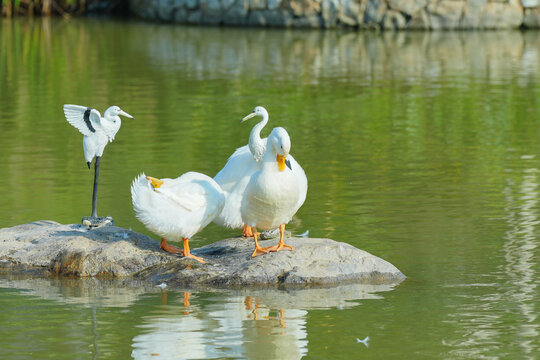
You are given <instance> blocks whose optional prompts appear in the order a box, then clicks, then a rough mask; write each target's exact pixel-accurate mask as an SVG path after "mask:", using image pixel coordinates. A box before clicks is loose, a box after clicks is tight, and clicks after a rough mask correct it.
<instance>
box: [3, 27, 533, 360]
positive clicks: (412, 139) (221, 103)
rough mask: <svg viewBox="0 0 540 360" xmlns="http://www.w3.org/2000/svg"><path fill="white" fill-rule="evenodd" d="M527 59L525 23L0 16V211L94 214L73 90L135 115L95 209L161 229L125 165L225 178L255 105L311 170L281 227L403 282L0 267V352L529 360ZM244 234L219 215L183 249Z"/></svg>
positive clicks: (16, 355) (155, 172) (34, 215)
mask: <svg viewBox="0 0 540 360" xmlns="http://www.w3.org/2000/svg"><path fill="white" fill-rule="evenodd" d="M539 73H540V36H539V34H538V33H537V32H525V33H521V32H486V33H478V32H459V33H452V32H445V33H397V34H395V33H383V34H381V33H371V32H367V33H357V32H345V31H328V32H319V31H282V30H259V29H219V28H194V27H180V26H169V25H159V24H147V23H141V22H126V21H112V20H97V19H94V20H81V19H76V20H70V21H64V20H57V19H53V20H51V21H38V20H35V21H29V20H2V21H0V144H1V149H2V155H1V156H0V174H1V177H2V186H0V214H1V216H0V227H10V226H14V225H17V224H21V223H28V222H32V221H35V220H45V219H49V220H55V221H58V222H61V223H78V222H80V219H81V218H82V217H83V216H86V215H89V214H90V210H91V196H92V181H93V172H92V171H91V170H88V169H87V167H86V164H85V161H84V157H83V153H82V135H80V134H79V133H78V131H77V130H76V129H74V128H73V127H71V126H70V125H69V124H68V123H67V122H66V120H65V119H64V116H63V112H62V105H63V104H64V103H73V104H80V105H88V106H92V107H95V108H97V109H99V110H100V111H101V112H103V111H104V110H105V109H106V108H107V107H108V106H110V105H112V104H116V105H119V106H121V107H122V108H123V109H124V110H125V111H127V112H128V113H130V114H132V115H134V116H135V118H136V119H135V120H129V119H125V120H124V121H123V123H122V128H121V130H120V131H119V133H118V134H117V136H116V139H115V141H114V142H113V143H112V144H110V145H109V146H108V147H107V148H106V150H105V154H104V156H103V159H102V163H101V174H100V189H99V191H100V192H99V199H98V214H99V215H110V216H113V217H114V219H115V223H116V224H117V225H119V226H122V227H125V228H132V229H133V230H136V231H140V232H143V233H145V234H148V235H150V236H153V237H154V238H156V239H157V237H156V236H154V235H153V234H151V233H149V232H148V231H147V230H146V229H145V228H144V227H143V226H142V224H140V223H139V222H138V221H137V220H136V219H135V217H134V213H133V209H132V205H131V198H130V191H129V187H130V183H131V181H132V180H133V178H134V177H135V176H136V175H137V174H139V173H140V172H142V171H144V172H145V173H146V174H150V175H152V176H156V177H176V176H179V175H180V174H182V173H184V172H186V171H190V170H192V171H199V172H203V173H206V174H208V175H211V176H213V175H215V174H216V173H217V172H218V171H219V170H220V169H221V167H222V166H223V165H224V164H225V162H226V160H227V158H228V156H229V155H230V154H232V152H233V151H234V150H235V149H236V148H237V147H239V146H242V145H245V144H246V143H247V140H248V136H249V131H250V130H251V127H252V126H253V125H254V124H255V120H250V121H249V122H246V123H242V124H240V122H239V120H240V119H241V118H242V117H244V116H245V115H247V114H248V113H249V112H251V111H252V109H253V108H254V107H255V106H256V105H264V106H265V107H266V108H267V109H268V111H269V113H270V122H269V125H268V126H267V129H265V131H264V132H263V135H265V136H266V135H267V134H268V133H269V131H270V129H271V128H272V127H274V126H283V127H285V128H286V129H287V131H288V132H289V134H290V136H291V140H292V151H291V153H292V154H293V155H294V157H295V158H296V159H297V161H298V162H299V163H300V164H301V165H302V166H303V168H304V170H305V171H306V174H307V176H308V180H309V191H308V196H307V200H306V202H305V204H304V206H303V207H302V208H301V209H300V211H299V212H298V214H297V216H296V217H295V219H294V220H293V221H292V222H291V223H290V224H289V226H288V229H290V230H291V231H292V232H293V234H300V233H303V232H305V231H308V230H309V235H310V236H312V237H329V238H332V239H335V240H337V241H344V242H347V243H350V244H352V245H354V246H357V247H359V248H362V249H364V250H366V251H369V252H371V253H373V254H375V255H377V256H380V257H382V258H384V259H386V260H388V261H390V262H391V263H393V264H394V265H396V266H397V267H398V268H399V269H400V270H401V271H402V272H403V273H404V274H405V275H407V277H408V278H407V279H406V280H405V281H404V282H402V283H401V284H399V285H397V286H393V287H390V286H360V285H343V286H340V287H338V288H335V289H310V290H304V291H285V290H266V291H263V290H257V289H243V290H242V291H232V290H231V291H228V290H221V291H211V290H209V289H204V290H203V289H201V290H200V291H197V290H190V291H189V292H188V291H176V290H175V291H172V290H171V291H161V289H159V288H157V287H155V286H153V285H148V284H137V283H129V282H124V283H118V282H114V281H96V280H93V279H86V280H77V279H64V280H61V279H33V278H28V277H20V276H11V275H3V276H1V277H0V309H1V311H0V358H6V359H29V358H39V359H46V358H51V359H87V358H98V359H126V358H131V357H133V358H137V359H146V358H151V359H159V358H165V359H176V358H178V359H182V358H189V359H198V358H231V359H233V358H250V359H296V358H300V357H303V356H305V357H307V358H312V359H357V358H369V359H400V358H414V359H434V358H445V359H462V358H472V359H480V358H492V359H496V358H501V359H537V358H539V357H540V318H539V317H538V314H539V313H540V296H539V295H540V291H539V287H538V286H539V285H540V280H539V279H540V276H539V275H540V265H539V261H538V258H539V255H540V250H539V247H538V243H539V240H538V236H539V230H540V228H539V224H540V220H539V210H540V209H539V203H538V201H539V199H540V189H539V187H538V184H539V182H540V142H539V139H540V117H539V114H540V79H539ZM235 235H237V232H236V231H232V230H226V229H222V228H219V227H217V226H215V225H213V224H211V225H209V226H208V227H207V228H206V229H205V230H204V231H202V232H201V233H199V234H198V235H196V236H195V237H194V238H193V241H192V247H195V248H196V247H198V246H201V245H204V244H208V243H211V242H213V241H216V240H219V239H223V238H226V237H230V236H235ZM156 241H157V240H156ZM367 336H369V338H370V339H369V341H368V344H369V346H365V345H364V344H363V343H361V342H358V341H357V339H364V338H365V337H367Z"/></svg>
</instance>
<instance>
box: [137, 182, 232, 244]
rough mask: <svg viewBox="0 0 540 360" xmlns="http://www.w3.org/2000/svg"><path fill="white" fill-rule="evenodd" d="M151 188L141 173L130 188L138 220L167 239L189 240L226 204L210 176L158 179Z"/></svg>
mask: <svg viewBox="0 0 540 360" xmlns="http://www.w3.org/2000/svg"><path fill="white" fill-rule="evenodd" d="M161 180H162V181H163V184H162V185H161V186H160V187H159V188H157V189H154V187H153V186H152V184H151V181H149V180H147V179H146V176H145V175H144V174H141V175H139V176H138V177H137V178H135V180H134V181H133V183H132V185H131V196H132V201H133V208H134V210H135V214H136V216H137V218H138V219H139V220H140V221H141V222H142V223H143V224H144V225H145V226H146V227H147V228H148V229H149V230H150V231H152V232H154V233H156V234H157V235H159V236H161V237H163V238H165V239H167V240H170V241H179V240H181V239H182V238H188V239H189V238H191V237H192V236H193V235H195V234H196V233H197V232H199V231H200V230H202V229H203V228H204V227H205V226H206V225H208V224H209V223H210V222H211V221H212V220H213V219H214V218H215V217H216V216H217V215H218V214H219V213H220V212H221V209H222V208H223V205H224V204H225V194H224V192H223V191H222V190H221V188H220V187H219V185H218V184H217V183H216V182H215V181H214V180H213V179H212V178H210V177H208V176H206V175H204V174H200V173H195V172H188V173H186V174H184V175H182V176H180V177H178V178H176V179H161Z"/></svg>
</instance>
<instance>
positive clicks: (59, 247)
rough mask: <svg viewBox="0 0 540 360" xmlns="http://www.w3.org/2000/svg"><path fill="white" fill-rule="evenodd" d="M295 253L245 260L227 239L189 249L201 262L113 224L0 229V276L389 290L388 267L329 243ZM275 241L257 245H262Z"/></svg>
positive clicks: (247, 248) (247, 247) (306, 243)
mask: <svg viewBox="0 0 540 360" xmlns="http://www.w3.org/2000/svg"><path fill="white" fill-rule="evenodd" d="M286 242H287V243H288V244H290V245H292V246H294V247H295V250H294V251H292V252H291V251H281V252H277V253H270V254H266V255H263V256H259V257H257V258H254V259H253V258H251V253H252V251H253V243H252V241H250V240H245V239H241V238H233V239H226V240H222V241H218V242H216V243H213V244H210V245H207V246H204V247H201V248H199V249H194V250H193V253H194V254H196V255H198V256H202V257H203V258H204V259H205V260H206V261H207V263H206V264H200V263H198V262H197V261H195V260H192V259H184V258H182V257H179V256H176V255H171V254H167V253H164V252H163V251H161V250H160V249H159V242H158V241H156V240H153V239H151V238H149V237H147V236H145V235H142V234H139V233H137V232H134V231H131V230H126V229H123V228H120V227H116V226H108V227H103V228H99V229H93V230H87V229H86V228H85V227H83V226H82V225H62V224H58V223H56V222H54V221H37V222H34V223H30V224H24V225H19V226H14V227H11V228H5V229H0V273H2V272H3V273H10V274H14V273H35V274H48V275H63V276H73V277H92V276H96V277H114V278H126V277H131V278H133V279H135V280H140V281H150V282H152V283H159V282H162V281H166V282H167V284H169V285H173V286H174V285H177V286H210V287H234V286H244V285H261V286H265V285H274V286H275V285H282V284H294V285H322V284H337V283H341V282H359V283H365V284H395V283H399V282H400V281H402V280H403V279H404V278H405V276H404V275H403V274H402V273H401V272H400V271H399V270H398V269H397V268H396V267H395V266H393V265H392V264H390V263H388V262H387V261H385V260H382V259H380V258H378V257H376V256H374V255H371V254H369V253H367V252H365V251H362V250H359V249H357V248H355V247H353V246H351V245H348V244H345V243H340V242H336V241H333V240H330V239H310V238H292V239H288V240H287V241H286ZM275 243H276V240H267V241H263V242H261V244H262V246H270V245H272V244H275Z"/></svg>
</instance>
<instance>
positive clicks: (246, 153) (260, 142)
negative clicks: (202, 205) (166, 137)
mask: <svg viewBox="0 0 540 360" xmlns="http://www.w3.org/2000/svg"><path fill="white" fill-rule="evenodd" d="M254 116H261V117H262V120H261V121H260V122H259V123H257V124H256V125H255V126H254V127H253V129H252V130H251V133H250V134H249V143H248V145H245V146H242V147H241V148H238V149H237V150H236V151H235V152H234V153H233V154H232V155H231V157H230V158H229V160H228V161H227V164H226V165H225V167H223V169H221V171H220V172H219V173H218V174H217V175H216V176H215V177H214V180H215V181H216V182H217V183H218V184H219V185H220V186H221V188H222V189H223V190H224V191H225V193H226V201H225V206H224V207H223V210H222V211H221V214H219V216H217V217H216V219H215V220H214V223H216V224H217V225H219V226H224V227H229V228H233V229H239V228H241V227H242V226H243V231H242V234H243V235H244V236H246V237H250V236H253V232H252V230H251V228H250V227H249V226H247V225H245V224H244V222H243V221H242V216H241V214H240V205H241V203H242V197H243V195H244V191H245V189H246V186H247V184H248V182H249V180H250V179H251V176H252V175H253V174H254V173H255V172H256V171H257V170H259V169H260V167H261V164H262V158H263V155H264V152H265V150H266V143H267V139H266V138H264V139H262V138H261V130H262V129H263V128H264V127H265V126H266V124H267V123H268V112H267V111H266V109H265V108H264V107H262V106H257V107H256V108H255V109H254V110H253V112H251V113H250V114H249V115H247V116H246V117H244V118H243V119H242V121H241V122H244V121H246V120H248V119H251V118H252V117H254ZM288 160H289V161H290V163H291V167H292V171H293V173H294V175H295V176H296V177H297V179H298V182H299V184H300V197H299V199H298V203H297V204H296V206H297V207H296V210H295V213H296V211H297V210H298V209H299V208H300V207H301V206H302V204H303V203H304V201H305V200H306V194H307V187H308V186H307V177H306V174H305V173H304V170H303V169H302V167H301V166H300V165H299V164H298V162H296V160H295V159H294V157H293V156H292V155H289V157H288Z"/></svg>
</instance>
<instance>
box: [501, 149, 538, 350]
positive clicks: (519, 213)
mask: <svg viewBox="0 0 540 360" xmlns="http://www.w3.org/2000/svg"><path fill="white" fill-rule="evenodd" d="M522 158H523V157H522ZM524 159H525V160H528V159H530V157H529V158H524ZM539 173H540V171H539V170H538V169H537V168H527V169H524V170H523V171H522V173H521V174H518V175H519V177H518V181H519V183H518V184H514V183H513V179H512V178H508V179H507V181H508V186H507V187H506V189H505V196H506V199H507V211H508V218H507V222H508V225H509V228H510V229H509V230H508V231H507V233H506V237H505V242H504V245H503V251H504V258H505V260H506V263H505V264H503V265H501V268H502V269H501V271H503V272H505V273H507V274H508V278H509V279H508V280H509V283H510V284H511V287H510V289H509V291H508V292H507V293H506V294H505V296H509V298H510V300H511V301H512V302H515V304H517V309H518V311H519V316H520V318H521V319H520V321H519V322H518V326H517V329H516V330H515V332H516V333H515V336H516V337H518V338H519V339H520V341H519V342H518V344H519V346H520V347H521V348H522V353H523V354H526V355H527V358H530V359H533V358H535V357H536V355H537V354H538V352H537V351H538V338H539V324H538V322H537V321H536V320H537V318H538V313H539V310H540V309H537V308H536V306H537V302H536V301H535V300H537V299H536V298H537V296H538V289H537V287H538V278H537V274H536V270H535V266H536V265H537V261H536V260H535V258H536V252H535V249H536V248H537V246H538V238H537V236H536V228H537V226H538V224H540V219H539V218H538V199H539V192H538V174H539ZM516 190H517V193H516Z"/></svg>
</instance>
